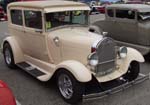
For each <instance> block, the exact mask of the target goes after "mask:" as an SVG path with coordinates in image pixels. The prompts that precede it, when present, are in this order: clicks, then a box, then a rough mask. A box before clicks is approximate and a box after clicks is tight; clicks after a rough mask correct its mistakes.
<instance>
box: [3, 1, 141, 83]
mask: <svg viewBox="0 0 150 105" xmlns="http://www.w3.org/2000/svg"><path fill="white" fill-rule="evenodd" d="M11 9H19V10H35V11H41V12H42V22H43V29H42V30H41V32H35V29H33V28H28V27H26V26H24V25H25V21H24V17H23V26H19V25H14V24H12V22H11V16H10V10H11ZM68 10H90V8H89V7H88V6H86V5H85V4H82V3H76V2H70V1H44V2H42V1H38V2H37V1H36V2H34V3H33V2H26V3H25V2H23V3H22V2H18V3H12V4H10V5H9V6H8V28H9V34H10V36H9V37H7V38H5V39H4V41H3V44H4V43H6V42H8V43H9V44H10V46H11V48H12V52H13V55H14V61H15V64H18V63H20V62H27V63H28V64H30V65H32V66H33V67H35V68H38V69H39V70H40V71H42V72H44V73H45V75H43V76H38V77H37V79H39V80H41V81H48V80H49V79H50V78H51V77H52V76H53V75H54V74H55V72H56V71H58V70H60V69H62V68H63V69H66V70H68V71H69V72H71V73H72V74H73V76H74V77H75V78H76V79H77V80H78V81H80V82H88V81H90V80H91V79H92V75H95V74H94V72H92V71H91V70H90V67H89V65H88V60H87V57H88V55H89V54H91V47H92V45H93V44H94V43H95V42H96V40H102V39H103V37H102V36H101V35H98V34H95V33H92V32H89V28H88V26H85V27H83V26H76V27H72V26H69V25H68V26H64V27H57V28H55V29H51V30H50V31H49V32H46V31H45V25H44V24H45V21H44V13H47V12H57V11H68ZM23 16H24V14H23ZM56 37H59V43H58V44H56V43H54V40H55V38H56ZM3 44H2V45H3ZM2 47H3V46H2ZM132 61H138V62H144V58H143V56H142V55H141V54H140V53H139V52H138V51H136V50H135V49H132V48H128V53H127V57H126V58H125V59H119V58H117V66H118V67H117V68H116V70H114V72H112V73H109V74H107V75H104V76H95V77H96V79H97V80H98V81H99V82H107V81H110V80H113V79H116V78H119V77H120V76H122V75H123V74H125V73H126V72H127V70H128V67H129V65H130V63H131V62H132Z"/></svg>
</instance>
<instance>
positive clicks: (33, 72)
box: [17, 62, 46, 78]
mask: <svg viewBox="0 0 150 105" xmlns="http://www.w3.org/2000/svg"><path fill="white" fill-rule="evenodd" d="M17 66H18V67H20V68H21V69H23V70H25V71H26V72H28V73H29V74H31V75H32V76H34V77H36V78H37V77H39V76H43V75H46V73H44V72H42V71H40V70H39V69H37V68H35V67H33V66H31V65H30V64H28V63H26V62H21V63H18V64H17Z"/></svg>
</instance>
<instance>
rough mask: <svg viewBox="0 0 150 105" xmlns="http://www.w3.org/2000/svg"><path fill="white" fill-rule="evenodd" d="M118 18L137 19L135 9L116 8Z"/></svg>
mask: <svg viewBox="0 0 150 105" xmlns="http://www.w3.org/2000/svg"><path fill="white" fill-rule="evenodd" d="M116 17H117V18H127V19H135V11H132V10H116Z"/></svg>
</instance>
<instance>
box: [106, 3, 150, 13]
mask: <svg viewBox="0 0 150 105" xmlns="http://www.w3.org/2000/svg"><path fill="white" fill-rule="evenodd" d="M107 8H117V9H131V10H137V11H139V12H150V6H149V5H145V4H112V5H108V6H107Z"/></svg>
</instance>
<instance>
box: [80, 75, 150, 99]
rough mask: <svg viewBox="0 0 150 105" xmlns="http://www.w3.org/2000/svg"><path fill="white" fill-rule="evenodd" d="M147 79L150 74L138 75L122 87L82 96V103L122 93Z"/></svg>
mask: <svg viewBox="0 0 150 105" xmlns="http://www.w3.org/2000/svg"><path fill="white" fill-rule="evenodd" d="M148 79H150V74H148V75H144V74H140V75H139V77H138V78H137V79H136V80H133V81H131V82H125V83H124V84H122V85H119V86H116V87H114V88H112V89H108V90H106V91H103V92H99V93H93V94H87V95H83V101H88V100H93V99H101V98H104V97H107V96H108V95H111V94H115V93H118V92H120V91H123V90H125V89H127V88H129V87H131V86H133V85H136V84H139V83H142V82H144V81H145V80H148Z"/></svg>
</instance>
